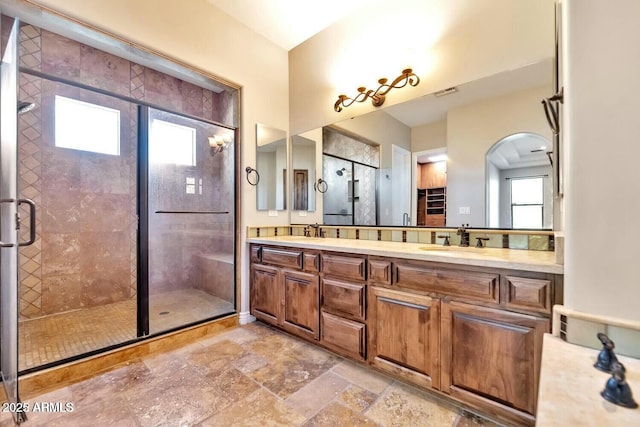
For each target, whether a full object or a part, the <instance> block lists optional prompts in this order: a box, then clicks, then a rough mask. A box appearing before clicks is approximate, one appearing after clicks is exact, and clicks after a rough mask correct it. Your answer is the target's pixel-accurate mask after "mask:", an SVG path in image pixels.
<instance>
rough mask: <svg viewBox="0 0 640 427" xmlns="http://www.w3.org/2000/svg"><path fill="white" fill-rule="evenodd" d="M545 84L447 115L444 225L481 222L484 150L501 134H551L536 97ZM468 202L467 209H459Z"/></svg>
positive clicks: (483, 213) (544, 93)
mask: <svg viewBox="0 0 640 427" xmlns="http://www.w3.org/2000/svg"><path fill="white" fill-rule="evenodd" d="M549 93H551V88H550V87H547V86H543V87H539V88H533V89H526V90H523V91H519V92H515V93H511V94H508V95H503V96H499V97H496V98H491V99H489V100H486V101H482V102H478V103H475V104H472V105H468V106H465V107H460V108H456V109H452V110H450V111H449V113H448V115H447V158H448V160H447V226H450V227H454V226H459V225H460V224H463V223H464V224H470V225H471V226H472V227H485V224H486V223H485V216H486V207H485V200H486V196H485V185H486V180H485V168H486V161H485V156H486V153H487V150H488V149H489V148H491V146H493V144H495V143H496V142H498V141H499V140H501V139H502V138H504V137H505V136H508V135H512V134H514V133H518V132H533V133H537V134H539V135H542V136H544V137H545V138H547V139H549V140H551V131H550V130H549V126H548V125H547V122H546V120H545V117H544V112H543V110H542V107H541V104H540V101H541V100H542V98H544V97H547V96H549ZM460 207H469V208H470V210H471V214H470V215H460V213H459V208H460Z"/></svg>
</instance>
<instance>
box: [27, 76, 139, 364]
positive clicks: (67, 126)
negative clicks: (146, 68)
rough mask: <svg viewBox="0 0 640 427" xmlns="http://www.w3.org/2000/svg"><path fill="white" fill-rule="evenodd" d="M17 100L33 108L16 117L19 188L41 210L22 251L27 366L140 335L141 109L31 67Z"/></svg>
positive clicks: (77, 353)
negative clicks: (32, 237) (33, 71)
mask: <svg viewBox="0 0 640 427" xmlns="http://www.w3.org/2000/svg"><path fill="white" fill-rule="evenodd" d="M20 98H21V100H23V101H27V102H32V103H34V104H35V108H33V109H32V110H30V111H28V112H25V113H24V114H21V115H20V116H19V121H18V130H19V136H18V159H19V171H18V182H19V192H20V197H21V198H30V199H32V200H33V201H34V202H35V203H36V206H37V211H38V216H37V219H36V220H37V222H36V230H37V234H36V241H35V243H34V244H33V245H31V246H27V247H23V248H20V256H19V319H20V324H19V328H18V329H19V361H20V370H21V371H23V370H28V369H30V368H34V367H41V366H43V365H45V366H46V365H47V364H50V363H52V362H56V361H59V360H62V359H67V358H71V357H75V356H78V355H81V354H84V353H88V352H91V351H96V350H99V349H104V348H108V347H110V346H114V345H117V344H121V343H123V342H127V341H130V340H134V339H135V338H136V336H137V330H136V321H137V293H138V283H137V277H136V275H137V271H136V268H137V245H138V238H137V223H138V220H137V191H138V185H137V163H138V154H137V151H138V147H137V146H138V144H137V138H138V119H137V117H138V115H137V105H135V104H132V103H130V102H128V101H126V100H123V99H120V98H117V97H114V96H110V95H107V94H104V93H99V92H96V91H92V90H88V89H84V88H80V87H77V86H74V85H70V84H66V83H62V82H59V81H53V80H49V79H46V78H43V77H41V76H39V75H35V74H31V73H28V72H22V73H20ZM24 209H25V207H21V215H22V217H23V218H28V212H27V211H25V210H24ZM29 231H30V230H29V227H28V226H25V227H21V229H20V239H21V240H25V239H27V238H28V235H29Z"/></svg>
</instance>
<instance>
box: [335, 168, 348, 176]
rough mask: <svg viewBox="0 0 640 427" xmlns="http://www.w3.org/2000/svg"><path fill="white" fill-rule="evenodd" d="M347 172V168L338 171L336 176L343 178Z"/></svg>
mask: <svg viewBox="0 0 640 427" xmlns="http://www.w3.org/2000/svg"><path fill="white" fill-rule="evenodd" d="M346 171H347V168H342V169H340V170H337V171H336V175H338V176H342V175H344V173H345V172H346Z"/></svg>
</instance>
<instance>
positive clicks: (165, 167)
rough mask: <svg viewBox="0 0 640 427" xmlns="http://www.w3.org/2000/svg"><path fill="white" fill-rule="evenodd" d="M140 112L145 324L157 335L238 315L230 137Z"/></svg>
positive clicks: (167, 115)
mask: <svg viewBox="0 0 640 427" xmlns="http://www.w3.org/2000/svg"><path fill="white" fill-rule="evenodd" d="M142 111H143V114H146V115H147V117H144V118H142V119H141V120H140V121H141V122H143V123H145V124H146V126H147V130H146V132H145V133H146V136H147V138H146V149H147V151H148V163H147V164H146V166H147V169H148V170H147V171H145V172H146V173H141V175H144V178H146V187H147V194H146V196H147V197H146V200H144V202H145V203H146V205H147V206H146V207H145V208H141V211H144V215H143V218H141V220H142V222H143V225H142V228H143V230H144V232H145V233H146V236H147V239H148V240H147V241H148V247H147V251H148V252H147V254H146V255H145V254H143V257H144V261H145V262H146V263H147V266H146V267H145V269H144V270H145V271H147V274H148V283H147V284H146V286H147V297H148V319H147V320H148V322H147V321H145V319H142V320H143V322H142V323H143V324H146V323H148V326H147V325H144V327H143V329H145V328H146V329H147V331H145V332H147V333H150V334H155V333H159V332H164V331H168V330H172V329H177V328H181V327H184V326H187V325H191V324H195V323H198V322H201V321H203V320H207V319H213V318H215V317H220V316H223V315H227V314H230V313H233V312H234V311H235V263H234V253H235V238H234V230H235V224H234V218H235V194H234V188H235V176H234V173H233V171H234V168H233V164H234V159H235V156H234V150H235V145H234V142H235V133H234V131H233V130H232V129H228V128H224V127H222V126H219V125H216V124H213V123H210V122H207V121H204V120H199V119H196V118H192V117H187V116H183V115H180V114H175V113H171V112H168V111H163V110H159V109H155V108H148V109H147V108H143V109H142ZM143 139H144V138H143ZM144 178H143V179H144ZM143 306H144V304H143ZM144 308H145V307H143V309H144Z"/></svg>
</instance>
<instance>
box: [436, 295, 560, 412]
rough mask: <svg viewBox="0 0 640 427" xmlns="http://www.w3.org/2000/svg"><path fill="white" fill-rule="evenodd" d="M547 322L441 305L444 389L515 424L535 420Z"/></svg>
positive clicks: (513, 314)
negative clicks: (501, 412) (497, 410)
mask: <svg viewBox="0 0 640 427" xmlns="http://www.w3.org/2000/svg"><path fill="white" fill-rule="evenodd" d="M545 332H549V320H548V319H544V318H538V317H534V316H527V315H523V314H516V313H511V312H505V311H500V310H494V309H490V308H485V307H477V306H473V305H469V304H463V303H457V302H448V303H443V304H442V378H441V380H442V390H443V391H444V392H446V393H449V394H451V395H452V396H455V397H457V398H459V399H462V400H465V401H468V402H470V403H472V404H475V405H477V406H479V407H481V408H484V409H486V410H488V411H491V409H492V407H493V408H495V406H496V405H497V406H499V407H501V409H503V410H506V412H507V414H508V415H507V416H508V417H511V418H512V420H513V421H515V422H517V423H533V421H534V418H533V416H532V414H535V409H536V398H537V395H538V375H539V372H540V356H541V352H542V337H543V334H544V333H545Z"/></svg>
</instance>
